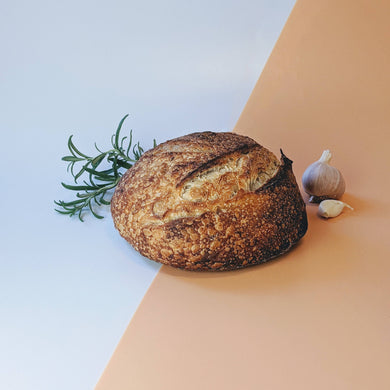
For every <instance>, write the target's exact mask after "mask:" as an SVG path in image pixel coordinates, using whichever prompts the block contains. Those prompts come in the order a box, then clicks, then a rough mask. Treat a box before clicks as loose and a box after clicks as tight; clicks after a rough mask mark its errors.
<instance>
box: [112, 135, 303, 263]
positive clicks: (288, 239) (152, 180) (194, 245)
mask: <svg viewBox="0 0 390 390" xmlns="http://www.w3.org/2000/svg"><path fill="white" fill-rule="evenodd" d="M111 212H112V216H113V220H114V224H115V227H116V228H117V229H118V230H119V233H120V234H121V236H122V237H124V238H125V239H126V240H127V241H128V242H129V243H130V244H131V245H132V246H133V247H134V248H135V249H136V250H137V251H139V252H140V253H141V254H142V255H144V256H146V257H148V258H150V259H152V260H155V261H158V262H160V263H163V264H168V265H171V266H174V267H178V268H183V269H187V270H202V271H207V270H210V271H216V270H218V271H222V270H232V269H238V268H243V267H247V266H249V265H254V264H259V263H263V262H265V261H267V260H270V259H271V258H274V257H276V256H278V255H280V254H282V253H284V252H286V251H287V250H288V249H290V247H291V246H292V245H294V244H295V243H296V242H297V241H299V240H300V238H302V237H303V235H304V234H305V233H306V230H307V217H306V210H305V204H304V202H303V199H302V196H301V194H300V191H299V188H298V186H297V183H296V180H295V177H294V174H293V172H292V162H291V161H290V160H289V159H288V158H287V157H285V156H284V155H283V153H282V157H281V161H279V160H278V159H277V158H276V156H275V155H274V154H273V153H271V152H270V151H269V150H267V149H266V148H264V147H263V146H261V145H259V144H258V143H257V142H255V141H254V140H252V139H251V138H249V137H245V136H242V135H238V134H235V133H231V132H226V133H213V132H199V133H193V134H189V135H186V136H183V137H179V138H176V139H173V140H169V141H167V142H164V143H162V144H160V145H158V146H156V147H155V148H153V149H151V150H149V151H147V152H146V153H145V154H144V155H143V156H142V157H141V158H140V160H139V161H138V162H137V163H136V164H134V166H133V167H132V168H130V169H129V170H128V171H127V172H126V173H125V174H124V176H123V177H122V179H121V181H120V182H119V184H118V186H117V188H116V190H115V193H114V196H113V198H112V201H111Z"/></svg>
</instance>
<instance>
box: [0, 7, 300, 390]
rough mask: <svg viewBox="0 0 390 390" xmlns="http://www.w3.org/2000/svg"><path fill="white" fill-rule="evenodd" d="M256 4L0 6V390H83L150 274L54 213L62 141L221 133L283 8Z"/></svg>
mask: <svg viewBox="0 0 390 390" xmlns="http://www.w3.org/2000/svg"><path fill="white" fill-rule="evenodd" d="M293 4H294V1H293V0H259V1H248V0H243V1H240V2H238V1H230V0H229V1H215V0H212V1H210V0H209V1H205V0H200V1H197V2H188V1H172V0H168V1H164V2H162V1H155V0H154V1H144V2H136V1H119V0H114V1H111V2H108V1H85V0H84V1H75V0H70V1H67V2H65V1H62V2H59V1H44V0H37V1H27V0H26V1H21V0H13V1H10V0H5V1H4V0H3V1H2V2H1V3H0V49H1V51H0V53H1V57H0V130H1V138H0V139H1V153H0V156H1V157H0V158H1V167H2V169H1V171H0V178H1V181H0V183H1V201H0V207H1V219H2V221H1V225H0V226H1V227H0V229H1V234H0V240H1V243H0V244H1V245H0V327H1V328H0V388H1V389H3V390H14V389H18V390H19V389H37V390H38V389H39V390H46V389H48V390H49V389H50V390H53V389H56V390H62V389H67V390H69V389H72V390H76V389H91V388H93V386H94V385H95V384H96V382H97V380H98V378H99V377H100V375H101V373H102V371H103V369H104V367H105V365H106V364H107V362H108V360H109V358H110V356H111V354H112V352H113V350H114V348H115V346H116V344H117V343H118V341H119V339H120V337H121V335H122V333H123V332H124V330H125V328H126V326H127V324H128V322H129V320H130V319H131V317H132V315H133V314H134V311H135V310H136V308H137V306H138V304H139V303H140V301H141V299H142V297H143V295H144V294H145V292H146V290H147V288H148V286H149V285H150V283H151V281H152V279H153V278H154V276H155V274H156V272H157V271H158V269H159V266H158V265H157V264H155V263H153V262H151V261H149V260H146V259H144V258H142V257H141V256H139V255H138V254H137V253H136V252H135V251H134V250H133V249H132V248H131V247H130V246H129V245H128V244H127V243H126V242H125V241H124V240H123V239H121V238H120V237H119V235H118V234H117V233H116V231H115V230H114V228H113V225H112V221H111V219H110V216H109V214H108V212H107V210H106V211H105V214H106V216H107V218H105V219H104V220H103V221H100V220H96V219H94V218H92V217H89V216H87V217H86V218H85V222H84V223H81V222H79V221H78V220H77V218H74V219H70V218H68V217H65V216H61V215H58V214H56V213H55V212H54V211H53V209H54V207H53V206H54V205H53V200H54V199H66V200H69V199H70V197H71V194H70V193H69V194H68V193H67V191H66V190H64V189H62V188H61V187H60V182H61V181H67V182H70V178H69V177H68V176H67V174H66V163H64V162H62V161H61V157H62V156H63V155H65V154H67V148H66V142H67V139H68V136H69V135H70V134H74V142H75V144H76V145H77V146H79V147H80V149H81V150H82V151H85V152H91V153H92V151H93V143H94V142H95V141H96V142H97V144H98V145H99V146H101V148H105V147H106V146H108V145H109V138H110V136H111V134H112V133H113V132H114V131H115V128H116V126H117V123H118V122H119V120H120V119H121V118H122V117H123V116H124V115H125V114H126V113H129V114H130V118H129V119H128V120H127V121H126V122H125V130H130V129H131V128H132V129H133V134H134V137H135V138H136V139H137V140H140V141H141V144H142V145H143V146H144V147H145V148H149V147H151V145H152V139H153V138H156V140H157V142H162V141H165V140H166V139H169V138H173V137H176V136H179V135H183V134H185V133H188V132H192V131H199V130H213V131H230V130H231V129H232V128H233V126H234V124H235V122H236V120H237V119H238V116H239V114H240V112H241V110H242V109H243V106H244V104H245V102H246V100H247V99H248V97H249V94H250V92H251V90H252V88H253V86H254V84H255V82H256V80H257V78H258V76H259V74H260V72H261V69H262V67H263V66H264V64H265V61H266V59H267V58H268V56H269V54H270V52H271V50H272V48H273V46H274V44H275V42H276V40H277V37H278V35H279V34H280V31H281V29H282V27H283V25H284V23H285V21H286V19H287V17H288V15H289V13H290V11H291V9H292V7H293Z"/></svg>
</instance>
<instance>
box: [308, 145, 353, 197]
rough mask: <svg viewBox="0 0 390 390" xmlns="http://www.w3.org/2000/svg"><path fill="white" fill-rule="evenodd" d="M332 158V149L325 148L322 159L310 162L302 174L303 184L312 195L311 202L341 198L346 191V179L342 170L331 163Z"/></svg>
mask: <svg viewBox="0 0 390 390" xmlns="http://www.w3.org/2000/svg"><path fill="white" fill-rule="evenodd" d="M331 158H332V153H331V152H330V150H324V152H323V153H322V155H321V157H320V159H319V160H318V161H316V162H314V163H313V164H310V165H309V166H308V167H307V169H306V170H305V172H304V174H303V176H302V185H303V189H304V190H305V192H307V193H308V194H309V195H310V199H309V202H316V203H318V202H320V201H321V200H324V199H329V198H331V199H339V198H340V197H341V196H342V195H343V194H344V192H345V181H344V178H343V176H342V175H341V172H340V171H339V170H338V169H337V168H335V167H332V166H331V165H330V164H329V163H330V160H331Z"/></svg>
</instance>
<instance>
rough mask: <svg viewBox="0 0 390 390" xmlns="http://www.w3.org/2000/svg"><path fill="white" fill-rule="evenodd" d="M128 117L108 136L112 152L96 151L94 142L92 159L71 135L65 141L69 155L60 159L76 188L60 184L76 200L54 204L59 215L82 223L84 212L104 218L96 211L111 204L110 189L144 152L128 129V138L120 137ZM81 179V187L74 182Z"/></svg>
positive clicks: (96, 147)
mask: <svg viewBox="0 0 390 390" xmlns="http://www.w3.org/2000/svg"><path fill="white" fill-rule="evenodd" d="M127 117H128V115H125V116H124V117H123V118H122V119H121V120H120V122H119V124H118V127H117V129H116V131H115V133H114V134H113V135H112V136H111V147H112V148H111V149H109V150H107V151H102V150H100V148H98V146H97V144H96V142H95V143H94V146H95V149H96V151H97V152H98V153H99V154H98V155H96V156H94V157H89V156H88V155H87V154H85V153H82V152H81V151H80V150H79V149H78V148H77V147H76V146H75V144H74V143H73V135H71V136H70V137H69V138H68V149H69V152H70V155H68V156H64V157H62V160H63V161H66V162H68V166H67V172H70V173H71V175H72V177H73V180H74V182H75V183H76V185H72V184H67V183H61V185H62V186H63V187H64V188H65V189H67V190H70V191H75V192H76V194H75V198H76V199H74V200H71V201H69V202H67V201H63V200H59V201H54V203H55V204H56V205H57V206H58V207H57V208H55V210H56V211H57V212H58V213H60V214H65V215H69V216H71V217H72V216H74V215H77V216H78V218H79V220H80V221H82V222H83V221H84V220H83V215H84V212H88V211H89V212H90V213H91V214H92V215H93V216H94V217H96V218H98V219H102V218H103V216H102V215H100V214H98V213H97V211H96V208H99V207H102V205H105V206H108V205H110V196H111V194H112V192H111V190H112V189H113V188H115V187H116V185H117V184H118V182H119V180H120V178H121V177H122V176H123V174H124V173H125V171H126V170H127V169H129V168H131V167H132V166H133V164H134V163H135V162H136V161H137V160H139V159H140V157H141V155H142V154H143V153H144V149H143V148H142V147H141V146H140V144H139V142H137V143H136V144H134V145H133V144H132V141H133V134H132V131H131V130H130V132H129V135H128V136H124V137H122V138H121V135H120V133H121V130H122V126H123V123H124V121H125V120H126V118H127ZM125 145H127V147H126V146H125ZM156 145H157V144H156V140H153V147H155V146H156ZM79 164H80V165H79ZM101 165H102V166H103V165H106V166H105V167H104V169H100V166H101ZM76 166H77V170H76ZM75 172H77V173H75ZM80 178H81V179H82V178H84V179H83V180H82V182H83V184H80V185H79V184H77V180H78V179H80Z"/></svg>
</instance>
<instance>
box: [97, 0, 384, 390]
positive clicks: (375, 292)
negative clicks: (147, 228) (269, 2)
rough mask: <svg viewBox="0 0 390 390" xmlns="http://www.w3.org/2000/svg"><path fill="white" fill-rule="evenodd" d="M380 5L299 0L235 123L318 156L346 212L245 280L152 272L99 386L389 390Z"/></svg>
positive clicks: (290, 151) (297, 154)
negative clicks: (342, 181) (334, 172)
mask: <svg viewBox="0 0 390 390" xmlns="http://www.w3.org/2000/svg"><path fill="white" fill-rule="evenodd" d="M389 17H390V3H388V2H385V1H378V2H370V1H369V0H365V1H354V2H351V1H348V0H337V1H336V0H330V1H327V2H313V1H310V0H298V2H297V4H296V6H295V8H294V10H293V12H292V14H291V15H290V18H289V20H288V21H287V23H286V25H285V28H284V30H283V32H282V34H281V36H280V38H279V40H278V42H277V44H276V46H275V48H274V50H273V53H272V55H271V57H270V58H269V61H268V63H267V65H266V67H265V69H264V71H263V73H262V75H261V77H260V79H259V81H258V83H257V85H256V87H255V89H254V91H253V93H252V94H251V96H250V98H249V100H248V103H247V105H246V107H245V109H244V111H243V113H242V115H241V117H240V119H239V121H238V123H237V125H236V129H235V131H237V132H239V133H242V134H246V135H249V136H252V137H253V138H255V139H256V140H258V141H259V142H260V143H261V144H263V145H264V146H266V147H268V148H270V149H271V150H273V151H274V152H277V151H278V150H279V148H282V149H283V151H284V153H285V154H286V155H287V156H288V157H290V158H291V159H292V160H294V170H295V174H296V177H297V179H298V181H300V177H301V175H302V173H303V170H304V168H305V167H306V166H307V165H308V164H310V163H311V162H313V161H314V160H316V159H317V158H318V157H319V156H320V155H321V152H322V150H323V149H327V148H329V149H331V150H332V152H333V154H334V160H333V163H334V165H335V166H337V167H338V168H339V169H340V170H341V171H342V172H343V174H344V176H345V178H346V182H347V193H346V195H345V196H344V200H345V201H346V202H347V203H350V204H351V205H352V206H353V207H354V208H355V211H354V212H348V213H345V214H343V215H341V216H340V217H338V218H336V219H334V220H328V221H325V220H321V219H320V218H319V217H317V216H316V206H313V205H308V215H309V231H308V233H307V235H306V236H305V238H304V239H303V240H302V241H301V242H300V244H299V245H298V246H296V247H295V248H294V249H293V250H292V251H291V252H289V253H288V254H286V255H284V256H282V257H281V258H279V259H278V260H275V261H273V262H271V263H268V264H265V265H262V266H257V267H253V268H249V269H245V270H242V271H236V272H228V273H220V274H210V273H207V274H206V273H205V274H199V273H188V272H184V271H179V270H175V269H171V268H168V267H162V269H161V271H160V272H159V274H158V275H157V277H156V278H155V280H154V282H153V284H152V285H151V287H150V289H149V290H148V292H147V294H146V296H145V298H144V300H143V302H142V304H141V305H140V307H139V309H138V311H137V312H136V314H135V316H134V318H133V320H132V321H131V323H130V324H129V326H128V328H127V330H126V332H125V333H124V335H123V337H122V339H121V341H120V343H119V345H118V347H117V349H116V351H115V353H114V355H113V356H112V359H111V360H110V362H109V364H108V366H107V368H106V370H105V371H104V373H103V375H102V377H101V378H100V381H99V383H98V384H97V386H96V389H97V390H106V389H107V390H108V389H110V390H117V389H118V390H119V389H121V390H122V389H159V390H161V389H186V390H192V389H210V390H211V389H224V390H230V389H232V390H233V389H234V390H236V389H245V390H250V389H273V390H285V389H286V388H288V389H290V390H291V389H317V390H321V389H327V390H328V389H333V390H345V389H355V390H359V389H362V390H363V389H368V388H375V389H388V388H390V377H389V376H388V374H387V366H388V363H389V361H390V332H389V329H390V315H389V314H390V309H389V305H388V302H389V300H390V261H389V259H390V246H389V243H388V237H387V235H388V232H389V231H390V226H389V225H390V224H389V220H390V218H389V217H390V212H389V202H388V201H387V200H386V196H387V195H386V194H388V193H389V191H390V183H389V180H388V172H387V169H388V167H389V166H390V161H389V157H388V153H387V150H386V149H387V146H388V144H389V135H388V129H389V128H390V110H388V103H389V91H390V76H389V72H388V64H389V63H390V47H389V45H388V42H389V41H390V30H389V28H388V19H389Z"/></svg>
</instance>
